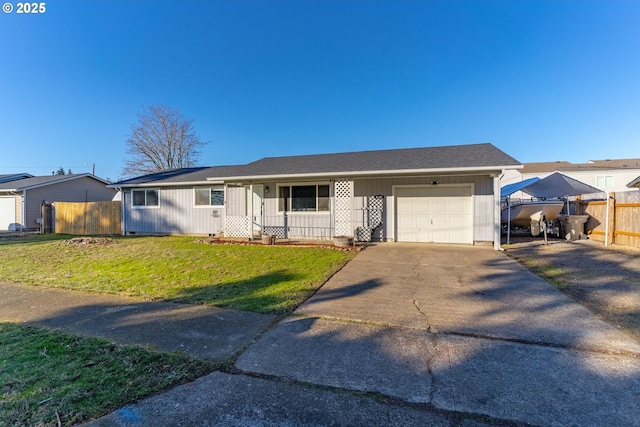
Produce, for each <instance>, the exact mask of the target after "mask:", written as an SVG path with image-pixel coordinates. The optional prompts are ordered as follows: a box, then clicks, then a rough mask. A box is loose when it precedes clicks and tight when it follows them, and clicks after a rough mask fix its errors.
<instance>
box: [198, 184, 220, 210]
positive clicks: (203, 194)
mask: <svg viewBox="0 0 640 427" xmlns="http://www.w3.org/2000/svg"><path fill="white" fill-rule="evenodd" d="M194 192H195V200H196V206H222V205H224V187H223V186H221V185H217V186H215V187H210V188H195V189H194Z"/></svg>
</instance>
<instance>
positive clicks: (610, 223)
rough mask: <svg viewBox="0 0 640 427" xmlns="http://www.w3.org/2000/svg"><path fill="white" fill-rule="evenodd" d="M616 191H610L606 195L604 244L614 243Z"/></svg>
mask: <svg viewBox="0 0 640 427" xmlns="http://www.w3.org/2000/svg"><path fill="white" fill-rule="evenodd" d="M615 219H616V193H614V192H611V193H609V195H608V197H607V213H606V221H607V224H606V236H605V241H604V245H605V246H608V245H610V244H612V243H615V241H614V236H615V226H616V221H615Z"/></svg>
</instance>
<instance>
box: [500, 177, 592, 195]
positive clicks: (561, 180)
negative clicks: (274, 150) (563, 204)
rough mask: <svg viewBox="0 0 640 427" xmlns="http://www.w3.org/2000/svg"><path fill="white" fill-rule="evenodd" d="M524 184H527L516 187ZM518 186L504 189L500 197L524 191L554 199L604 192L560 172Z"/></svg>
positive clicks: (513, 185) (514, 185) (511, 185)
mask: <svg viewBox="0 0 640 427" xmlns="http://www.w3.org/2000/svg"><path fill="white" fill-rule="evenodd" d="M531 180H533V181H531ZM528 181H531V182H528ZM524 183H526V184H525V185H519V186H517V185H516V184H524ZM516 184H509V185H505V186H504V187H502V188H501V189H500V195H501V196H502V197H505V196H509V195H511V194H513V193H515V192H516V191H522V192H524V193H527V194H529V195H531V196H533V197H538V198H541V199H543V198H544V199H553V198H558V197H567V196H579V195H581V194H593V193H602V190H600V189H598V188H595V187H592V186H590V185H588V184H585V183H584V182H582V181H578V180H577V179H573V178H571V177H568V176H566V175H563V174H561V173H560V172H554V173H552V174H551V175H549V176H547V177H545V178H542V179H538V178H530V179H527V180H524V181H522V182H517V183H516ZM514 188H515V189H514Z"/></svg>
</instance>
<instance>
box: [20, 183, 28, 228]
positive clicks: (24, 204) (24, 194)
mask: <svg viewBox="0 0 640 427" xmlns="http://www.w3.org/2000/svg"><path fill="white" fill-rule="evenodd" d="M26 223H27V190H22V221H20V231H24V229H25V225H26Z"/></svg>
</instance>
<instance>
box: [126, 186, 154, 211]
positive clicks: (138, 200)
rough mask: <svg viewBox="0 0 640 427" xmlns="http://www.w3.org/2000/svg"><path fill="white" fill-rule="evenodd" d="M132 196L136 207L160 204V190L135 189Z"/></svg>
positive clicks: (133, 204)
mask: <svg viewBox="0 0 640 427" xmlns="http://www.w3.org/2000/svg"><path fill="white" fill-rule="evenodd" d="M132 196H133V197H132V198H131V204H132V206H133V207H134V208H135V207H138V208H141V207H157V206H159V203H158V190H155V189H154V190H133V191H132Z"/></svg>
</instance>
